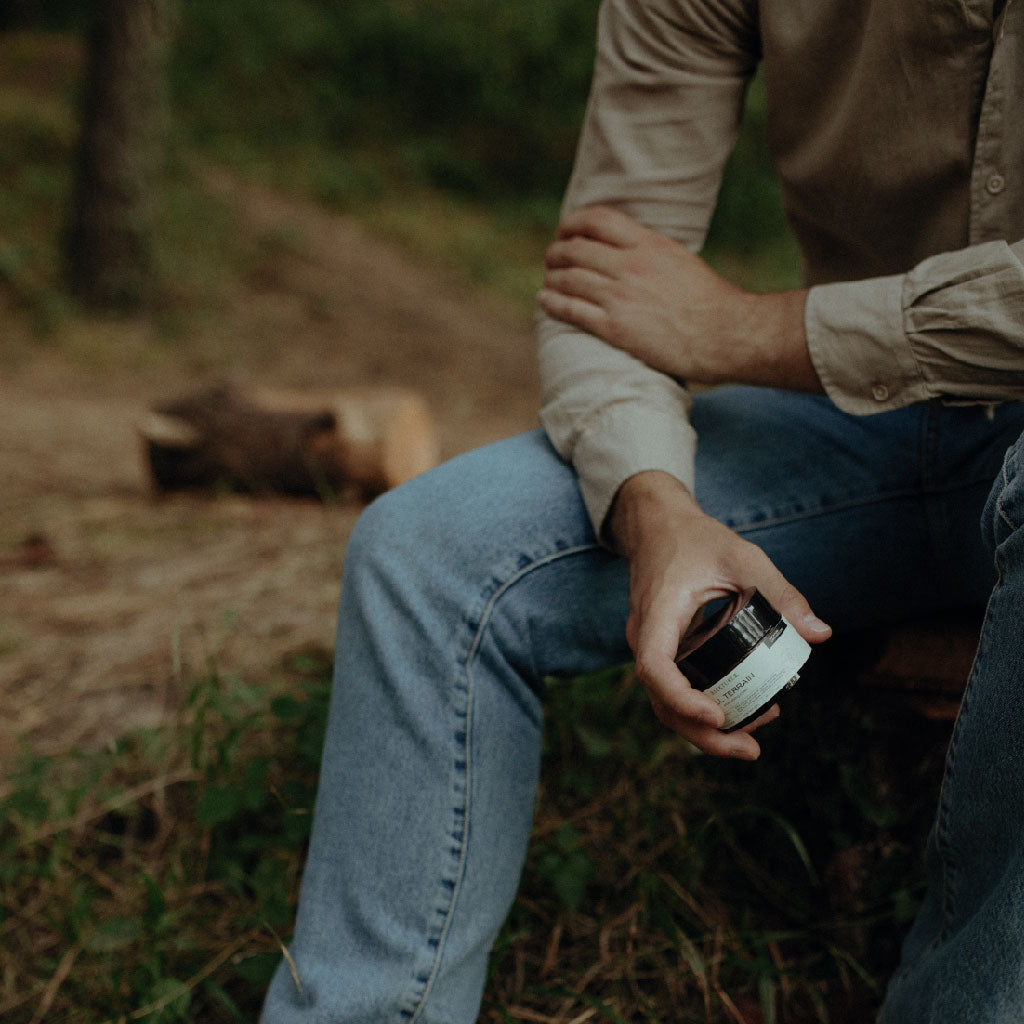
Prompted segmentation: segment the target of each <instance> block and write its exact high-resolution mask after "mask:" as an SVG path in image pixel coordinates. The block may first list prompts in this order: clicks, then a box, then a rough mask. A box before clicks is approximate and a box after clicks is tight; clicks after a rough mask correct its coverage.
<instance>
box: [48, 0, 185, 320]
mask: <svg viewBox="0 0 1024 1024" xmlns="http://www.w3.org/2000/svg"><path fill="white" fill-rule="evenodd" d="M173 4H174V0H94V9H93V18H92V26H91V30H90V34H89V43H88V59H89V68H88V77H87V80H86V89H85V96H84V107H83V116H82V137H81V141H80V143H79V155H78V167H77V179H76V185H75V192H74V197H73V202H72V209H71V214H70V218H69V223H68V227H67V232H66V236H65V253H64V255H65V264H66V269H67V276H68V284H69V287H70V288H71V290H72V292H73V293H74V294H75V295H76V296H77V297H78V298H79V299H81V300H82V301H83V302H85V303H86V304H87V305H90V306H94V307H100V308H117V309H135V308H138V307H140V306H142V305H143V304H145V302H146V301H147V299H149V298H150V297H151V295H152V292H153V286H154V276H155V267H154V256H153V234H154V222H155V217H156V207H157V199H158V196H159V193H160V178H161V170H162V163H163V148H164V138H165V134H166V126H167V58H168V51H169V49H170V45H169V44H170V37H171V22H172V6H173Z"/></svg>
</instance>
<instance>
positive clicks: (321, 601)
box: [0, 173, 537, 769]
mask: <svg viewBox="0 0 1024 1024" xmlns="http://www.w3.org/2000/svg"><path fill="white" fill-rule="evenodd" d="M209 187H210V188H211V189H212V190H213V191H214V192H215V193H216V194H218V195H219V196H221V197H222V198H223V200H224V201H225V202H227V203H229V204H230V206H231V207H232V208H233V210H234V220H235V225H236V230H237V232H238V244H239V245H246V246H250V247H254V246H255V247H256V248H257V249H258V250H259V252H260V253H261V256H260V259H259V260H258V261H257V263H256V264H255V265H254V266H253V268H252V269H250V270H249V271H248V272H246V273H244V274H241V275H238V276H236V277H233V278H232V280H231V283H230V286H229V288H228V295H227V296H226V298H225V299H224V301H223V304H222V306H221V307H220V308H219V309H218V311H217V312H216V314H215V315H212V316H210V317H208V318H207V319H206V320H205V321H201V322H200V325H199V326H198V327H196V328H195V329H194V330H193V329H190V330H191V333H190V335H189V337H187V338H185V339H180V338H179V339H171V340H161V339H160V338H159V337H158V336H155V335H154V332H153V331H152V329H151V328H150V327H148V326H146V325H144V324H132V323H128V322H102V321H93V322H91V324H89V325H88V326H87V327H86V328H83V327H82V325H81V324H80V323H79V324H78V326H77V327H76V330H75V333H74V340H73V342H70V343H67V344H64V343H63V341H64V339H62V337H61V335H60V334H58V337H57V338H56V339H55V340H54V341H51V342H45V341H43V342H40V341H33V340H31V339H29V340H26V338H25V335H26V332H25V329H24V324H23V320H24V317H23V315H22V314H21V313H20V312H19V311H16V310H13V309H10V308H5V297H4V294H3V292H2V290H0V409H2V410H3V415H2V417H0V702H2V704H3V707H4V712H3V714H2V715H0V769H2V767H3V765H4V764H5V763H9V762H10V759H11V757H12V756H13V754H14V752H15V751H16V749H17V747H18V745H19V743H20V742H21V741H22V740H24V741H27V742H29V743H30V744H31V745H32V746H33V747H34V748H36V749H38V750H40V751H43V752H53V751H61V750H67V749H70V748H76V747H95V746H96V745H99V744H103V743H105V742H108V741H109V740H110V739H111V738H112V737H114V736H116V735H117V734H120V733H122V732H123V731H124V730H126V729H128V728H130V727H133V726H138V725H145V724H155V723H158V722H159V721H161V719H162V718H163V716H165V715H167V714H168V713H170V712H172V711H174V710H175V709H176V708H178V707H179V706H180V702H181V700H182V696H183V691H184V689H185V688H186V687H187V686H188V685H189V684H190V683H191V682H193V681H194V680H195V679H196V678H197V677H199V676H201V675H202V674H203V673H205V672H206V671H207V670H208V669H209V668H210V667H211V666H215V667H217V668H218V669H219V670H220V671H225V672H239V673H242V674H243V675H244V676H245V677H246V678H249V679H253V680H262V679H273V678H275V675H277V676H279V675H280V667H281V664H282V660H283V659H284V658H285V657H286V656H287V654H288V653H289V652H292V651H295V650H297V649H302V648H305V647H310V646H314V647H330V646H331V645H332V644H333V639H334V627H335V607H336V601H337V593H338V584H339V580H340V576H341V569H342V563H343V559H344V549H345V542H346V539H347V537H348V533H349V531H350V529H351V527H352V525H353V523H354V522H355V519H356V518H357V516H358V514H359V511H360V508H359V506H358V505H357V504H355V503H352V502H339V503H333V504H321V503H317V502H313V501H299V500H288V499H284V498H281V499H277V498H273V499H263V498H260V499H255V498H247V497H241V496H237V495H225V496H219V497H209V496H200V495H183V496H172V497H157V496H155V495H154V494H153V493H152V489H151V487H150V482H149V480H148V476H147V473H146V467H145V462H144V459H143V457H142V449H141V445H140V443H139V440H138V436H137V431H136V424H137V423H138V421H139V419H140V417H141V415H142V414H143V413H144V411H145V410H146V409H147V408H149V407H150V406H151V405H153V404H154V403H157V402H159V401H161V400H166V399H168V398H172V397H177V396H178V395H179V394H182V393H185V392H188V391H192V390H196V389H198V388H200V387H203V386H205V385H207V384H209V383H212V382H213V380H214V378H218V379H222V378H224V377H225V376H227V377H230V378H232V379H234V380H236V381H240V382H242V383H245V384H253V385H271V386H282V387H290V388H311V389H312V388H315V389H317V390H323V389H333V388H344V387H348V386H354V385H365V384H381V383H386V384H397V385H408V386H412V387H415V388H418V389H419V390H420V391H421V392H422V393H423V395H424V396H425V397H426V399H427V401H428V402H429V404H430V407H431V409H432V411H433V415H434V417H435V419H436V423H437V428H438V434H439V440H440V445H441V450H442V454H443V456H444V457H448V456H451V455H453V454H455V453H457V452H459V451H463V450H466V449H469V448H472V447H476V446H478V445H480V444H484V443H486V442H489V441H491V440H495V439H497V438H500V437H503V436H507V435H510V434H513V433H515V432H518V431H520V430H523V429H528V428H530V427H531V426H533V425H535V423H536V408H537V381H536V377H535V370H534V357H533V346H532V338H531V329H530V323H529V317H528V316H527V315H526V314H525V313H524V312H523V311H522V310H519V309H516V308H512V307H510V306H505V305H503V304H502V303H500V302H499V301H497V300H495V299H493V298H490V297H484V296H482V295H480V294H477V293H476V292H475V291H474V290H472V289H470V288H468V287H467V286H466V285H464V284H463V283H461V282H459V281H457V280H454V279H453V278H452V277H451V276H450V275H448V274H446V273H445V272H443V271H441V270H440V269H438V268H434V267H430V266H425V265H423V262H422V261H420V260H415V259H412V258H410V257H409V255H408V254H406V253H405V252H404V251H403V250H401V249H400V248H398V247H396V246H395V245H393V244H391V243H389V242H387V241H385V240H382V239H381V238H378V237H374V236H373V235H372V234H371V233H370V232H368V231H367V230H366V229H365V228H364V227H362V226H361V225H360V224H359V223H358V222H357V221H355V220H353V219H349V218H346V217H340V216H333V215H329V214H326V213H324V211H322V210H321V209H320V208H318V207H317V206H315V205H314V204H311V203H306V202H302V201H297V200H295V199H292V198H285V197H282V196H281V195H278V194H275V193H274V192H272V191H270V190H267V189H264V188H260V187H254V186H249V185H245V186H242V185H239V184H238V183H237V182H235V181H233V180H232V179H231V178H230V177H228V176H227V175H225V174H222V173H211V174H210V175H209ZM268 238H277V239H279V240H285V241H286V242H287V244H284V242H282V244H279V245H276V246H268V245H266V244H262V247H260V246H258V245H256V243H257V242H259V241H260V240H262V242H263V243H265V242H266V240H267V239H268ZM5 335H6V342H5ZM83 339H84V340H83ZM5 349H6V353H5Z"/></svg>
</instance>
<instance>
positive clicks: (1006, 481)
mask: <svg viewBox="0 0 1024 1024" xmlns="http://www.w3.org/2000/svg"><path fill="white" fill-rule="evenodd" d="M1008 457H1009V455H1008V456H1007V458H1008ZM1002 474H1003V486H1002V489H1001V491H1000V493H999V497H998V498H997V499H996V509H997V511H998V512H999V518H1000V519H1002V521H1003V522H1004V523H1006V525H1007V526H1009V527H1010V529H1011V530H1016V529H1017V528H1018V527H1017V523H1015V522H1014V521H1013V518H1012V517H1011V516H1010V513H1009V512H1007V511H1006V505H1005V503H1004V502H1003V497H1004V496H1005V494H1006V491H1007V489H1008V488H1009V486H1010V473H1009V470H1008V468H1007V461H1006V460H1004V461H1003V469H1002Z"/></svg>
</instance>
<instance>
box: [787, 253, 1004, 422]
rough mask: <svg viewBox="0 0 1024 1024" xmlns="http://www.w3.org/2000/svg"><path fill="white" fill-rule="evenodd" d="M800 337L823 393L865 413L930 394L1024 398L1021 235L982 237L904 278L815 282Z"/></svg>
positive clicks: (846, 408) (981, 399) (850, 409)
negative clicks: (1000, 238)
mask: <svg viewBox="0 0 1024 1024" xmlns="http://www.w3.org/2000/svg"><path fill="white" fill-rule="evenodd" d="M806 326H807V342H808V347H809V348H810V353H811V359H812V361H813V362H814V366H815V368H816V369H817V371H818V375H819V376H820V377H821V381H822V384H823V385H824V387H825V390H826V392H827V393H828V395H829V397H830V398H831V399H832V400H833V401H834V402H835V404H836V405H837V406H838V407H839V408H840V409H843V410H844V411H846V412H850V413H854V414H857V415H864V414H869V413H874V412H882V411H884V410H886V409H897V408H900V407H901V406H904V405H909V404H910V403H912V402H918V401H922V400H924V399H928V398H936V397H938V398H949V399H954V400H960V401H974V402H1000V401H1006V400H1009V399H1021V398H1024V241H1021V242H1017V243H1016V244H1014V245H1009V244H1007V243H1006V242H985V243H982V244H980V245H974V246H970V247H969V248H966V249H961V250H959V251H957V252H951V253H943V254H941V255H938V256H932V257H930V258H929V259H926V260H924V261H923V262H922V263H920V264H919V265H918V266H917V267H915V268H914V269H913V270H911V271H910V272H909V273H907V274H900V275H894V276H892V277H882V278H874V279H871V280H866V281H853V282H845V283H840V284H828V285H819V286H818V287H815V288H812V289H811V291H810V294H809V296H808V300H807V313H806Z"/></svg>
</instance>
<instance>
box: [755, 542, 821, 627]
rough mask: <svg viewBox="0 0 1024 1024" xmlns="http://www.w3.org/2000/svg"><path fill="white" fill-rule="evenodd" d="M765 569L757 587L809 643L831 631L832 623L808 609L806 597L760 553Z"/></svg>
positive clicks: (809, 607)
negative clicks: (823, 620)
mask: <svg viewBox="0 0 1024 1024" xmlns="http://www.w3.org/2000/svg"><path fill="white" fill-rule="evenodd" d="M762 561H763V565H764V571H763V573H762V578H761V579H760V580H759V581H758V583H757V588H758V590H760V591H761V593H762V594H764V596H765V597H766V598H768V600H769V601H770V602H771V604H772V606H773V607H774V608H775V609H776V610H777V611H779V612H781V613H782V616H783V617H784V618H785V619H786V621H787V622H789V623H790V624H791V625H792V626H793V628H794V629H795V630H796V631H797V632H798V633H799V634H800V635H801V636H802V637H803V638H804V639H805V640H806V641H807V642H808V643H811V644H820V643H821V642H822V641H824V640H827V639H828V638H829V637H830V636H831V635H832V627H831V626H829V625H828V624H827V623H825V622H822V620H821V619H819V618H818V616H817V615H815V614H814V612H813V611H812V610H811V606H810V604H809V603H808V602H807V598H805V597H804V595H803V594H801V593H800V591H799V590H797V589H796V587H794V586H793V584H792V583H790V582H789V580H787V579H786V577H785V576H783V575H782V573H781V572H779V570H778V569H776V568H775V565H774V564H773V563H772V561H771V560H770V559H769V558H768V557H767V555H763V556H762Z"/></svg>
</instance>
